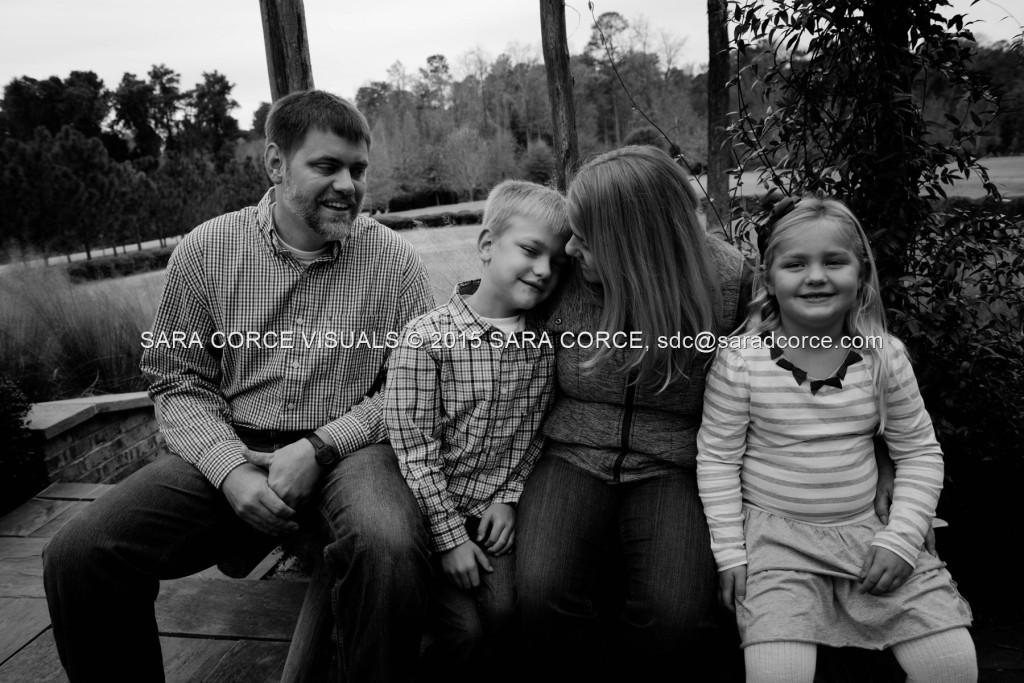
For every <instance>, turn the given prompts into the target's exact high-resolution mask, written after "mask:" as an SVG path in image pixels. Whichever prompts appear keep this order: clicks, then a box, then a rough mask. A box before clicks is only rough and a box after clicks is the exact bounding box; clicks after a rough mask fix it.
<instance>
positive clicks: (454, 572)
mask: <svg viewBox="0 0 1024 683" xmlns="http://www.w3.org/2000/svg"><path fill="white" fill-rule="evenodd" d="M478 564H479V565H480V568H481V569H483V570H484V571H485V572H488V573H490V572H493V571H494V567H492V566H491V563H490V562H489V561H488V560H487V554H486V553H485V552H484V551H483V550H480V548H479V547H478V546H477V544H476V543H473V541H466V542H465V543H463V544H461V545H457V546H455V547H454V548H452V549H451V550H448V551H446V552H443V553H441V570H442V571H443V572H444V574H445V576H447V577H448V579H449V580H450V581H451V582H452V583H454V584H455V585H456V586H458V587H459V588H462V589H464V590H469V589H470V588H476V587H477V586H479V585H480V572H479V571H478V570H477V565H478Z"/></svg>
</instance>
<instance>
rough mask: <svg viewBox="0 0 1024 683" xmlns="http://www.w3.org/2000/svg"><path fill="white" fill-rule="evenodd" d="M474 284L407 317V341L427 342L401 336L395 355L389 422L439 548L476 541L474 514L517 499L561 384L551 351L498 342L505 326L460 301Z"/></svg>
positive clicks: (388, 400)
mask: <svg viewBox="0 0 1024 683" xmlns="http://www.w3.org/2000/svg"><path fill="white" fill-rule="evenodd" d="M476 284H477V283H475V282H473V283H463V284H460V285H459V286H458V287H457V288H456V292H455V294H454V295H453V296H452V298H451V300H450V301H449V302H448V303H447V304H445V305H444V306H441V307H439V308H437V309H435V310H433V311H431V312H430V313H427V314H426V315H424V316H422V317H420V318H417V319H416V320H414V321H412V322H411V323H409V326H408V327H407V328H406V331H405V332H404V333H403V339H406V340H407V339H409V336H408V335H409V334H410V333H414V336H418V338H419V339H421V340H422V341H423V344H422V346H420V347H419V348H413V346H412V345H410V344H409V343H408V342H404V343H402V344H401V345H400V346H398V347H397V348H396V349H395V350H394V351H393V352H392V354H391V359H390V360H389V361H388V381H387V387H386V389H385V400H384V421H385V422H386V423H387V427H388V433H389V435H390V437H391V445H392V446H393V447H394V449H395V452H396V453H397V454H398V463H399V466H400V468H401V470H402V474H403V475H405V479H406V481H407V482H409V487H410V488H411V489H412V492H413V494H414V495H415V496H416V500H417V501H418V502H419V505H420V510H421V511H422V512H423V515H424V517H425V518H426V520H427V525H428V528H429V529H430V533H431V537H432V538H433V543H434V547H435V549H436V550H437V551H438V552H445V551H447V550H451V549H452V548H455V547H456V546H458V545H461V544H462V543H465V542H466V541H468V540H470V539H469V535H468V534H467V533H466V529H465V522H466V518H467V517H471V516H472V517H479V516H480V515H481V514H482V513H483V511H484V510H485V509H487V507H488V506H489V505H491V504H492V503H511V504H515V503H517V502H518V501H519V496H520V494H521V493H522V492H523V482H524V481H525V480H526V477H527V476H528V475H529V474H530V471H531V470H532V469H533V466H534V464H535V463H536V462H537V458H538V457H539V456H540V452H541V446H542V444H543V438H544V437H543V435H542V434H541V433H540V426H541V423H542V422H543V420H544V415H545V413H546V412H547V409H548V407H549V406H550V405H551V400H552V395H553V391H554V377H555V351H554V349H553V348H552V347H550V346H542V345H540V344H523V345H521V346H515V345H513V344H512V343H496V344H492V343H491V339H492V338H493V339H496V340H504V339H505V335H504V333H502V332H500V331H499V330H497V329H496V328H494V327H493V326H491V325H488V324H486V323H484V322H483V321H481V320H480V318H479V316H477V315H476V314H475V313H474V312H473V311H471V310H470V309H469V307H468V306H467V305H466V303H465V302H464V301H463V300H462V295H469V294H472V293H473V291H475V289H476ZM527 330H530V331H532V332H534V333H535V334H536V335H538V337H539V335H540V333H541V331H542V328H540V327H538V326H537V325H535V324H534V323H533V322H532V321H530V320H529V319H528V323H527ZM492 335H493V337H492ZM516 337H517V338H518V339H520V340H522V339H523V338H524V337H523V334H522V333H521V332H517V333H516ZM473 339H478V340H479V341H480V342H481V343H479V344H478V345H477V344H473V343H472V340H473ZM435 340H437V343H436V344H435V343H434V342H435ZM473 346H477V348H472V347H473Z"/></svg>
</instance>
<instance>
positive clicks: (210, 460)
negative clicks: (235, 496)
mask: <svg viewBox="0 0 1024 683" xmlns="http://www.w3.org/2000/svg"><path fill="white" fill-rule="evenodd" d="M246 462H248V461H247V460H246V459H245V456H244V455H242V442H241V441H222V442H221V443H219V444H217V445H216V446H214V447H213V448H211V449H210V450H209V451H207V452H206V454H205V455H203V457H202V458H200V459H199V462H197V463H194V464H195V466H196V467H197V468H198V469H199V471H200V472H202V473H203V476H205V477H206V478H207V479H209V480H210V483H211V484H213V485H214V486H215V487H216V488H217V490H220V487H221V484H223V483H224V480H225V479H226V478H227V476H228V473H229V472H231V470H233V469H235V468H236V467H239V466H240V465H244V464H245V463H246Z"/></svg>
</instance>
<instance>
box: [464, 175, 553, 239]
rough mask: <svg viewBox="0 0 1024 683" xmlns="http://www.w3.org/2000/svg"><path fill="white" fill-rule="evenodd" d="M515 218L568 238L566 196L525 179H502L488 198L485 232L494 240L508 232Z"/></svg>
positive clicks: (485, 207) (485, 209)
mask: <svg viewBox="0 0 1024 683" xmlns="http://www.w3.org/2000/svg"><path fill="white" fill-rule="evenodd" d="M515 216H523V217H525V218H529V219H531V220H534V221H537V222H538V223H541V224H543V225H547V226H549V227H550V228H551V229H552V231H554V233H555V234H556V235H557V236H558V237H566V238H568V237H569V234H570V233H569V219H568V216H567V213H566V206H565V197H563V196H562V195H561V193H560V192H559V191H558V190H555V189H552V188H550V187H545V186H544V185H538V184H537V183H531V182H529V181H527V180H504V181H502V182H500V183H498V184H497V185H495V186H494V187H493V188H492V189H491V191H490V193H489V194H488V195H487V204H486V206H484V229H485V230H490V231H491V235H493V236H494V238H495V239H498V238H499V237H501V236H502V234H504V232H505V231H506V230H508V227H509V223H510V222H511V220H512V218H513V217H515Z"/></svg>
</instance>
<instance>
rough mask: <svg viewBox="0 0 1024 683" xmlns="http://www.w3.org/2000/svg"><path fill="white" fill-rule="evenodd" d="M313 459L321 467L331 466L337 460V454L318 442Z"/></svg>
mask: <svg viewBox="0 0 1024 683" xmlns="http://www.w3.org/2000/svg"><path fill="white" fill-rule="evenodd" d="M313 457H314V458H315V459H316V461H317V462H318V463H320V464H321V465H333V464H334V463H335V461H337V459H338V453H337V451H335V450H334V449H333V448H331V447H330V446H328V445H327V444H325V443H323V442H320V444H318V445H317V448H316V451H315V452H314V454H313Z"/></svg>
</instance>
